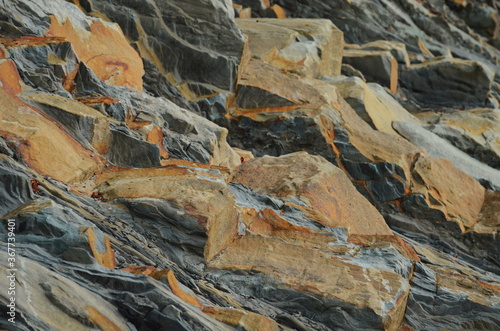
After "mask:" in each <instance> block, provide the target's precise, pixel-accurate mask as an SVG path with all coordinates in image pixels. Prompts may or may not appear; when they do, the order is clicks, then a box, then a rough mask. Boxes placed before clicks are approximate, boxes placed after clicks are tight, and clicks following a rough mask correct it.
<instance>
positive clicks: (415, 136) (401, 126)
mask: <svg viewBox="0 0 500 331" xmlns="http://www.w3.org/2000/svg"><path fill="white" fill-rule="evenodd" d="M393 126H394V129H395V130H396V131H398V132H399V133H400V134H401V135H402V136H403V137H405V138H406V139H408V140H410V141H411V142H412V143H414V144H415V145H418V146H420V147H422V148H425V149H426V150H427V152H429V155H431V156H433V157H438V158H446V159H448V160H450V161H451V162H452V163H453V164H454V165H455V166H456V167H457V168H458V169H460V170H462V171H463V172H465V173H467V174H469V175H471V176H472V177H474V178H476V179H477V180H479V181H480V182H482V183H483V185H485V186H486V187H493V188H498V187H500V186H499V185H500V171H498V170H496V169H493V168H490V167H488V166H487V165H485V164H483V163H481V162H479V161H478V160H476V159H473V158H472V157H470V156H469V155H467V154H465V153H464V152H462V151H461V150H459V149H457V148H455V147H454V146H452V145H451V144H450V143H449V142H448V141H446V140H444V139H442V138H440V137H438V136H436V135H435V134H433V133H432V132H430V131H427V130H426V129H424V128H423V127H421V126H419V125H418V124H414V123H410V122H394V124H393Z"/></svg>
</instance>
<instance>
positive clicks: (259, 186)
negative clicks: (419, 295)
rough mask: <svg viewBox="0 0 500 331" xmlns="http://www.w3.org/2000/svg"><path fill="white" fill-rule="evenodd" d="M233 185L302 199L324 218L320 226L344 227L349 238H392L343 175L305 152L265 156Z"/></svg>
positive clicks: (248, 166)
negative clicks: (380, 236) (372, 236)
mask: <svg viewBox="0 0 500 331" xmlns="http://www.w3.org/2000/svg"><path fill="white" fill-rule="evenodd" d="M262 174H266V175H265V176H262ZM233 181H234V182H236V183H242V184H244V185H246V186H247V187H249V188H251V189H253V190H254V191H256V192H257V193H260V194H269V195H274V196H277V197H280V198H282V199H284V200H287V199H288V200H290V199H300V200H301V201H302V202H304V203H306V204H307V205H308V206H309V207H310V208H312V209H314V210H315V211H316V212H318V213H320V214H322V216H323V217H321V218H320V219H318V222H320V223H322V224H324V225H326V226H332V227H343V228H345V229H346V230H348V233H349V234H350V235H353V234H364V235H392V232H391V230H390V229H389V227H388V226H387V224H386V223H385V221H384V219H383V217H382V216H381V215H380V214H379V213H378V211H377V210H376V209H375V207H373V206H372V205H371V204H370V203H369V202H368V201H367V200H366V199H365V198H364V197H363V196H361V194H360V193H359V192H358V191H357V190H356V189H355V188H354V186H353V185H352V183H351V181H350V180H349V179H348V178H347V176H346V175H345V174H344V172H343V171H342V170H340V169H339V168H337V167H335V166H334V165H332V164H331V163H329V162H328V161H326V160H325V159H323V158H322V157H319V156H312V155H309V154H307V153H305V152H298V153H293V154H288V155H284V156H281V157H269V156H265V157H262V158H258V159H254V160H251V161H249V162H246V163H244V164H243V165H241V166H240V168H239V170H238V172H237V174H236V175H235V177H234V179H233Z"/></svg>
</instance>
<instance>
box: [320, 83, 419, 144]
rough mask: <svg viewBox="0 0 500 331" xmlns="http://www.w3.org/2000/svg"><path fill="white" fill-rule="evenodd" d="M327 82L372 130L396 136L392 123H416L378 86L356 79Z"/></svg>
mask: <svg viewBox="0 0 500 331" xmlns="http://www.w3.org/2000/svg"><path fill="white" fill-rule="evenodd" d="M329 81H330V82H331V84H332V85H334V86H335V87H336V88H337V91H338V92H339V94H340V95H341V96H342V97H343V98H344V99H345V100H346V101H347V102H348V103H349V105H350V106H351V107H352V108H353V109H354V110H356V113H357V114H358V115H359V117H361V118H362V119H363V120H364V121H365V122H367V123H368V124H370V126H371V127H372V128H374V129H377V130H379V131H382V132H385V133H389V134H394V135H397V132H396V131H394V129H393V128H392V122H393V121H408V122H416V123H418V120H417V119H416V118H415V117H414V116H413V115H411V114H410V113H409V112H408V111H407V110H406V109H404V108H403V107H402V106H401V105H400V104H399V103H398V102H397V101H396V100H395V99H394V98H393V97H392V96H391V95H390V94H389V93H387V92H386V91H385V90H384V88H383V87H381V86H380V85H378V84H373V83H370V84H365V83H364V82H363V81H362V80H361V79H359V78H357V77H345V78H336V79H332V80H329Z"/></svg>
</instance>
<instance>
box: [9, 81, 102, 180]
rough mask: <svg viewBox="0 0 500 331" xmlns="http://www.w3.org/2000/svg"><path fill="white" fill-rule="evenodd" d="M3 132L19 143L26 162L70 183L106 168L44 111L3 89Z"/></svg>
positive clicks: (46, 173) (98, 157)
mask: <svg viewBox="0 0 500 331" xmlns="http://www.w3.org/2000/svg"><path fill="white" fill-rule="evenodd" d="M0 100H1V102H0V110H1V111H0V123H1V127H0V132H1V133H2V134H4V135H7V136H9V137H10V139H12V140H14V141H16V145H17V148H18V150H19V153H20V155H21V156H22V158H23V160H24V162H26V164H28V165H29V166H30V167H31V168H33V169H35V170H36V171H39V172H40V173H42V174H44V175H46V176H50V177H52V178H55V179H58V180H61V181H64V182H66V183H71V182H75V181H79V180H83V179H86V178H88V177H92V176H93V175H94V174H95V173H96V172H98V171H99V169H101V168H102V166H103V165H104V162H103V161H104V160H103V159H102V158H101V157H100V156H99V155H94V154H92V151H90V150H88V149H85V148H84V147H83V146H81V145H80V144H79V143H78V142H77V141H75V140H74V139H73V138H72V137H71V136H70V135H69V134H68V133H66V131H64V130H62V129H61V128H60V127H59V126H58V125H56V124H55V123H54V122H52V121H51V119H50V118H48V117H47V116H46V115H44V114H43V113H42V112H41V111H37V110H36V109H35V108H32V107H30V106H29V105H27V104H26V103H24V102H23V101H21V100H20V99H19V98H17V97H15V96H12V95H10V94H8V93H7V92H6V91H5V90H4V89H3V88H0Z"/></svg>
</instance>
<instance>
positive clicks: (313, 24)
mask: <svg viewBox="0 0 500 331" xmlns="http://www.w3.org/2000/svg"><path fill="white" fill-rule="evenodd" d="M236 24H237V25H238V27H239V28H240V29H241V31H242V32H243V33H244V34H245V35H247V36H248V46H249V49H250V53H251V54H252V57H254V58H257V59H259V60H262V61H264V62H266V63H269V64H272V65H273V66H276V67H278V68H281V69H283V70H287V71H290V72H295V73H299V74H301V75H304V76H306V77H321V76H327V77H333V76H337V75H339V74H340V66H341V62H342V46H341V45H342V44H343V34H342V31H340V30H339V29H337V28H336V27H335V26H334V25H333V24H332V23H331V21H329V20H300V19H293V20H292V19H287V20H283V19H237V20H236Z"/></svg>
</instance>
